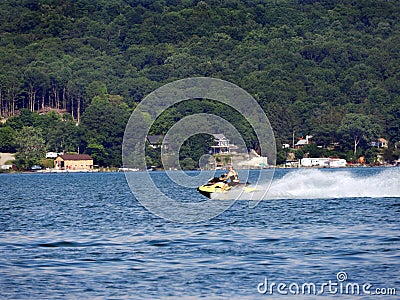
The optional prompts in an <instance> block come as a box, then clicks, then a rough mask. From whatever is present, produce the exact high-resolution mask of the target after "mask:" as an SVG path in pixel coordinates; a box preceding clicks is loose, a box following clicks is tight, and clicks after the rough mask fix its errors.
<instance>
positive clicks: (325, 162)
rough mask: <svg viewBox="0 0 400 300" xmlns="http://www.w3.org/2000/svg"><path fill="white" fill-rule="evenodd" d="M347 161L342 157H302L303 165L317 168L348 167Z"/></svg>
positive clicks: (301, 162)
mask: <svg viewBox="0 0 400 300" xmlns="http://www.w3.org/2000/svg"><path fill="white" fill-rule="evenodd" d="M346 165H347V162H346V160H345V159H342V158H328V157H316V158H308V157H307V158H302V159H301V160H300V166H301V167H317V168H340V167H346Z"/></svg>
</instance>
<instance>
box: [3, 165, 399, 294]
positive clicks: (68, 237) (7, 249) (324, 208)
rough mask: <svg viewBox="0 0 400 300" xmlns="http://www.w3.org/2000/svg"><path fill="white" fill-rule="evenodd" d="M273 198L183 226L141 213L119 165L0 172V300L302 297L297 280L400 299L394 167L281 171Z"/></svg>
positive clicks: (184, 192)
mask: <svg viewBox="0 0 400 300" xmlns="http://www.w3.org/2000/svg"><path fill="white" fill-rule="evenodd" d="M255 172H259V171H252V173H251V174H250V178H251V176H254V173H255ZM151 176H152V178H153V179H154V180H155V181H157V182H167V181H165V177H166V174H165V173H164V172H153V173H151ZM199 184H200V183H199ZM163 189H164V190H166V191H167V192H168V189H170V191H169V192H171V193H173V194H175V195H178V198H181V199H183V201H193V202H201V201H205V198H204V197H203V196H201V195H200V194H198V193H197V192H196V190H195V189H194V188H187V189H179V192H178V191H176V190H175V189H176V187H174V186H173V185H172V184H171V185H170V187H169V186H168V185H166V186H165V185H164V186H163ZM270 195H271V196H270V198H271V199H269V200H264V201H261V202H260V203H259V204H258V205H257V206H256V207H254V208H250V207H249V202H248V201H236V202H234V203H233V204H232V206H231V207H229V208H228V209H227V210H226V211H224V212H223V213H222V214H220V215H218V216H216V217H215V218H212V219H210V220H207V221H202V222H197V223H188V224H187V223H176V222H171V221H167V220H164V219H162V218H160V217H158V216H157V215H154V214H152V213H151V212H149V211H148V210H147V209H145V208H144V207H143V206H142V205H141V204H140V203H139V202H138V201H137V200H136V199H135V198H134V196H133V195H132V193H131V190H130V189H129V186H128V184H127V182H126V179H125V176H124V174H123V173H69V174H15V175H13V174H2V175H0V209H1V210H0V298H2V299H13V298H15V299H26V298H31V299H49V298H50V299H56V298H59V299H70V298H72V299H75V298H83V299H85V298H100V299H101V298H107V299H125V298H129V299H166V298H171V299H176V298H184V299H198V298H205V299H267V298H272V297H284V298H286V297H287V298H293V299H297V298H299V297H301V296H302V295H303V294H304V293H301V288H302V285H303V284H304V283H308V284H310V283H313V284H314V285H315V286H316V289H317V290H318V292H320V290H321V291H323V293H320V294H322V296H326V297H329V296H332V295H336V296H344V295H349V294H350V293H346V290H345V288H343V286H345V284H347V283H354V284H357V285H358V286H359V287H361V286H362V285H364V284H370V287H369V288H368V286H367V290H366V292H367V293H363V294H362V295H363V297H364V298H363V299H367V298H370V299H374V298H375V297H376V296H374V295H368V292H370V293H377V292H381V293H382V291H383V292H384V293H393V291H394V289H396V293H397V297H398V295H399V294H400V277H399V274H400V272H399V271H400V168H364V169H340V170H329V169H326V170H325V169H324V170H276V172H275V179H274V182H273V184H272V186H271V193H270ZM215 201H217V200H215ZM339 272H344V273H340V274H338V273H339ZM337 276H338V277H340V276H345V277H340V279H338V278H337ZM346 278H347V279H346ZM329 282H331V287H330V288H331V290H328V283H329ZM271 283H274V284H275V286H272V287H271ZM279 284H281V286H280V287H281V290H280V291H278V290H277V286H278V285H279ZM335 284H336V285H335ZM285 285H286V287H285ZM332 285H333V286H332ZM341 285H342V291H340V287H341ZM289 286H290V288H289ZM297 286H299V290H296V288H297ZM321 286H322V289H321ZM266 287H268V289H266ZM335 287H336V288H338V290H337V291H336V293H335V290H334V288H335ZM263 292H265V294H264V293H263ZM296 292H297V295H293V294H295V293H296ZM348 292H351V291H348ZM360 293H361V292H360ZM285 294H288V295H285ZM305 297H306V298H307V299H310V297H307V296H305ZM314 297H315V296H314ZM395 297H396V296H393V295H391V296H388V295H387V296H386V297H384V299H393V298H395ZM311 298H313V296H311Z"/></svg>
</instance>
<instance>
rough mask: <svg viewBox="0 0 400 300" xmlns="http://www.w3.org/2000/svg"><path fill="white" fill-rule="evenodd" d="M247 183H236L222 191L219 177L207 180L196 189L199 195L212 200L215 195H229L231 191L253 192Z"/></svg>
mask: <svg viewBox="0 0 400 300" xmlns="http://www.w3.org/2000/svg"><path fill="white" fill-rule="evenodd" d="M249 184H250V183H249V182H246V183H238V184H236V185H234V186H230V185H227V186H226V187H225V188H224V189H223V187H224V185H225V183H224V181H223V180H222V179H221V178H220V177H213V178H211V179H209V180H208V182H207V183H206V184H203V185H201V186H199V187H198V188H197V190H198V191H199V192H200V194H202V195H204V196H206V197H207V198H210V199H212V198H214V195H216V194H223V193H229V192H231V191H233V190H238V191H240V190H243V191H245V192H253V191H254V190H255V188H252V187H249Z"/></svg>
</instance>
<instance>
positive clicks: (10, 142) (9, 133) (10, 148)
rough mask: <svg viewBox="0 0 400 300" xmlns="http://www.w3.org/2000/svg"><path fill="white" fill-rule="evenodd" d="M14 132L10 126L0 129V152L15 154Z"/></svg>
mask: <svg viewBox="0 0 400 300" xmlns="http://www.w3.org/2000/svg"><path fill="white" fill-rule="evenodd" d="M15 135H16V132H15V130H14V129H12V128H11V127H10V126H6V127H0V152H15V151H16V149H15V148H16V142H15Z"/></svg>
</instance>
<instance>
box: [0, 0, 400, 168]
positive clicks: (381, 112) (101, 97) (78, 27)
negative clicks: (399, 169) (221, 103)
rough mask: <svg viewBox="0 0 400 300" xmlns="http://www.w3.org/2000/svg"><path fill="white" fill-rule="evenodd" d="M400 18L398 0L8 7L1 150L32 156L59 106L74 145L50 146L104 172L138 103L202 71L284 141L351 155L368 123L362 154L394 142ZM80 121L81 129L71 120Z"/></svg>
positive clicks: (21, 1)
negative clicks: (380, 142)
mask: <svg viewBox="0 0 400 300" xmlns="http://www.w3.org/2000/svg"><path fill="white" fill-rule="evenodd" d="M399 18H400V5H399V1H395V0H358V1H346V0H337V1H336V0H330V1H321V2H317V1H312V0H298V1H294V0H275V1H273V0H253V1H250V0H247V1H246V0H242V1H239V0H232V1H224V0H204V1H194V0H181V1H179V0H164V1H150V0H124V1H123V0H2V1H1V3H0V65H1V68H0V116H1V117H2V118H3V119H4V120H5V119H7V118H8V120H7V122H5V123H4V124H3V125H2V127H0V151H2V150H3V151H4V150H10V149H11V148H13V147H14V148H18V145H17V144H15V145H13V143H12V142H11V141H12V140H13V139H14V136H15V135H18V132H19V131H20V130H21V129H22V128H23V126H35V124H38V122H39V121H37V122H36V123H35V122H33V121H32V120H33V119H36V120H37V119H38V118H39V119H40V118H42V119H43V118H44V117H39V116H38V115H36V114H29V113H28V112H26V111H25V112H24V110H23V109H27V110H30V111H32V112H33V111H34V112H40V113H41V112H46V111H49V110H50V109H54V110H56V111H57V112H68V113H69V114H70V117H65V116H64V117H59V116H57V115H54V116H53V119H54V124H57V122H59V123H60V124H61V125H54V126H56V127H57V126H59V127H60V128H59V130H60V132H61V133H60V134H61V135H62V139H59V140H57V139H56V138H53V139H50V138H49V136H51V134H50V133H49V130H50V129H49V128H50V127H48V126H45V125H43V126H42V127H41V128H42V129H41V132H42V133H41V134H42V136H43V138H44V142H45V145H46V148H47V149H48V150H52V151H59V150H66V151H77V149H79V150H80V151H81V152H86V153H89V154H94V156H96V157H97V162H98V163H100V164H101V165H118V164H120V144H121V142H122V136H123V128H124V126H123V124H125V122H126V121H127V119H128V117H129V114H130V112H131V111H132V109H133V108H134V107H135V104H136V103H138V102H140V101H141V99H143V97H144V96H146V95H147V94H148V93H149V92H151V91H153V90H154V89H156V88H157V87H159V86H161V85H163V84H165V83H168V82H171V81H174V80H176V79H182V78H187V77H193V76H209V77H216V78H221V79H224V80H227V81H230V82H233V83H235V84H237V85H239V86H240V87H242V88H244V89H245V90H247V91H248V92H249V93H250V94H251V95H252V96H253V97H254V98H255V99H256V100H257V101H258V102H259V103H260V105H261V106H262V108H263V109H264V110H265V112H266V114H267V115H268V117H269V119H270V121H271V124H272V126H273V129H274V132H275V136H276V137H277V140H278V145H279V143H292V139H293V135H295V137H298V136H300V135H303V136H305V135H306V134H311V135H313V136H314V138H313V141H315V142H316V143H317V144H318V145H321V146H328V145H330V144H331V143H333V142H339V145H341V148H340V149H339V150H340V151H341V153H342V155H344V154H343V153H346V151H347V153H351V152H352V151H353V144H354V135H352V131H351V130H347V131H346V130H344V129H346V128H349V127H346V126H347V125H348V123H349V122H350V123H351V122H353V121H354V120H356V119H357V120H362V122H363V124H364V125H365V126H366V127H368V128H366V132H361V133H360V134H361V140H360V144H359V147H358V150H357V151H358V152H357V155H359V154H360V155H361V154H365V153H364V152H366V151H368V150H369V149H368V145H367V143H368V142H369V141H370V140H371V139H372V138H377V137H384V138H386V139H387V140H389V142H390V147H394V145H395V143H396V142H398V141H400V68H399V66H400V47H399V45H400V22H399ZM217 106H218V105H217ZM174 109H175V110H177V111H180V112H179V114H178V113H177V114H176V115H173V114H171V113H168V114H167V117H168V119H166V120H165V122H160V124H162V125H163V126H161V125H160V127H159V128H154V130H153V131H154V132H153V133H156V134H162V133H165V129H166V127H168V126H166V125H168V124H173V123H174V121H176V119H177V118H179V116H182V115H183V114H184V111H185V110H186V111H187V110H189V109H190V108H189V107H187V105H186V107H184V108H181V109H179V108H174ZM215 110H218V107H215ZM21 111H22V112H24V113H23V114H22V115H23V117H24V118H25V119H29V118H30V119H31V121H30V123H29V122H28V123H26V124H25V123H24V122H23V120H22V121H21V117H20V116H17V115H18V114H19V115H21ZM28 115H29V117H27V116H28ZM12 116H14V117H12ZM49 118H50V117H49ZM73 122H75V123H79V126H77V128H73V129H72V128H71V127H70V125H68V126H67V125H66V124H72V123H73ZM39 123H40V122H39ZM353 123H355V121H354V122H353ZM16 124H17V125H16ZM368 124H371V126H369V125H368ZM63 126H66V127H67V128H70V130H65V131H63V130H62V127H63ZM350 127H351V126H350ZM369 127H371V128H369ZM372 127H373V128H372ZM5 136H7V137H9V138H5ZM4 140H6V141H7V143H5V142H3V144H1V141H4ZM5 148H7V149H5ZM16 150H18V149H16ZM393 153H394V152H393ZM346 155H347V154H346ZM354 155H355V156H354V157H352V159H355V158H356V156H357V155H356V154H354Z"/></svg>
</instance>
